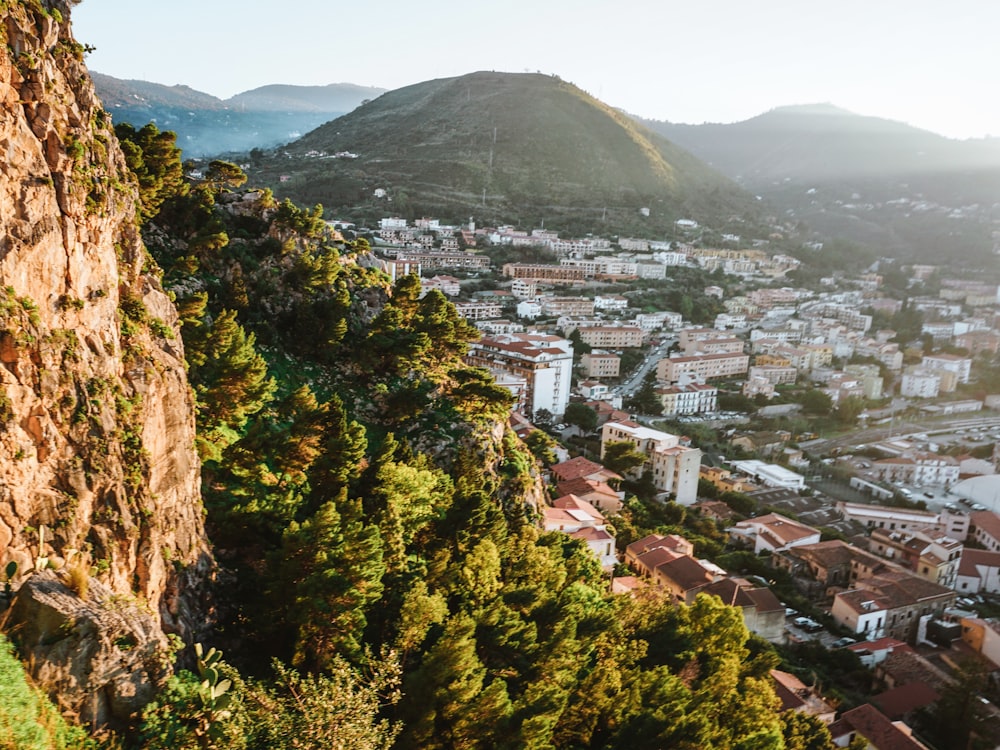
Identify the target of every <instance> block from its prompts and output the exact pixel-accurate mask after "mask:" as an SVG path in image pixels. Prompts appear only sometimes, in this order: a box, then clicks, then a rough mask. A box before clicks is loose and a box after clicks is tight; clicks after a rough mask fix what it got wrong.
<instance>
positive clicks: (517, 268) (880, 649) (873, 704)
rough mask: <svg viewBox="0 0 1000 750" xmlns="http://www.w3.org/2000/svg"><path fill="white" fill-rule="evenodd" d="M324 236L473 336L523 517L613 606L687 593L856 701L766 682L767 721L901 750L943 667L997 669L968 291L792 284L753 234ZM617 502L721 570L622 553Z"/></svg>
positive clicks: (388, 226) (999, 302) (691, 560)
mask: <svg viewBox="0 0 1000 750" xmlns="http://www.w3.org/2000/svg"><path fill="white" fill-rule="evenodd" d="M330 225H331V227H333V228H335V230H336V231H338V232H344V233H345V234H348V233H350V236H355V235H359V236H366V237H368V238H370V242H371V246H372V249H373V250H374V251H375V255H376V257H377V258H378V261H377V263H378V264H379V267H380V268H382V270H384V271H385V272H386V273H387V274H388V275H389V277H390V278H391V279H393V280H396V279H399V278H401V277H402V276H404V275H407V274H416V275H418V276H420V277H421V283H422V287H423V293H425V294H426V293H428V292H430V291H431V290H438V291H440V292H441V293H442V294H444V295H445V296H447V297H448V298H450V299H451V300H452V301H453V302H454V304H455V307H456V309H457V311H458V313H459V314H460V315H461V316H463V317H465V318H466V319H468V320H469V321H470V322H471V323H473V324H474V325H475V326H476V327H477V328H478V329H479V330H480V331H481V338H480V339H479V340H478V341H475V342H473V343H472V344H471V345H470V350H469V354H468V361H469V362H470V363H471V364H474V365H477V366H481V367H483V368H486V369H487V370H489V371H490V372H491V373H492V374H493V376H494V378H495V379H496V382H497V383H498V384H500V385H502V386H503V387H505V388H507V389H509V390H510V392H511V394H512V396H513V400H514V404H515V406H514V409H513V411H512V414H511V425H512V427H513V428H514V429H515V431H516V432H517V433H518V434H519V435H520V436H521V437H522V438H524V439H525V440H526V442H527V443H528V444H529V445H533V446H538V447H539V448H540V449H539V450H537V451H536V457H537V458H539V460H540V461H541V463H542V465H543V468H544V473H543V477H544V480H545V482H546V485H547V487H548V489H549V496H550V499H549V502H548V504H547V505H545V506H544V507H540V508H538V509H537V510H538V513H537V518H538V523H539V524H540V526H541V527H542V528H543V529H544V530H546V531H558V532H562V533H564V534H567V535H569V536H571V537H573V538H575V539H578V540H580V541H581V542H582V543H583V544H584V545H586V547H587V548H589V549H590V550H591V552H592V553H593V554H594V555H595V556H596V558H597V559H598V560H599V561H600V564H601V565H602V566H603V568H604V570H605V572H606V574H607V575H608V580H609V586H610V587H611V590H612V591H613V592H616V593H620V594H623V595H630V596H643V595H644V593H643V592H644V591H647V590H649V589H655V590H656V591H657V592H658V593H659V594H661V595H666V596H668V597H671V598H673V599H675V600H676V601H678V602H685V603H688V604H690V603H691V602H693V601H694V598H695V597H696V596H697V595H698V594H700V593H707V594H712V595H715V596H718V597H720V598H721V599H723V600H724V601H725V602H727V603H730V604H732V605H733V606H736V607H739V608H740V609H741V610H742V613H743V617H744V621H745V623H746V626H747V628H748V630H750V631H751V632H752V633H755V634H756V635H758V636H760V637H761V638H764V639H767V640H769V641H772V642H775V643H786V644H787V643H809V642H813V643H816V644H818V645H820V646H821V647H823V648H825V649H827V650H831V651H837V650H841V649H846V650H847V651H850V652H853V654H855V655H856V656H857V657H859V659H860V662H861V663H862V664H863V665H864V666H865V667H867V668H868V669H869V670H871V671H872V672H873V673H874V678H875V681H876V684H878V685H880V686H881V687H882V692H879V693H878V694H875V695H873V696H872V697H871V698H870V700H869V702H867V703H865V704H863V705H861V706H860V707H858V708H855V709H852V710H850V711H846V712H844V713H843V714H842V715H839V716H838V712H837V710H836V703H837V701H836V700H835V699H827V698H825V697H824V695H823V694H822V689H821V686H820V685H805V684H803V683H802V682H801V681H800V680H799V679H797V678H796V677H794V676H793V675H791V674H788V673H786V672H781V671H779V670H772V678H773V680H774V682H775V689H776V691H777V692H778V694H779V696H780V697H781V699H782V701H783V703H784V707H785V708H792V709H794V710H797V711H802V712H805V713H810V714H813V715H816V716H818V717H820V718H821V719H822V720H823V721H824V722H826V723H828V724H829V725H830V726H829V728H830V731H831V734H832V736H833V737H834V740H835V741H836V742H837V744H842V745H845V746H846V744H848V742H849V741H850V739H851V738H853V737H854V736H855V735H856V734H861V735H863V736H865V737H866V738H868V739H869V741H870V742H872V744H871V745H870V746H872V747H876V746H877V747H886V748H888V747H924V745H922V744H920V743H919V742H918V741H917V740H916V739H914V738H913V737H912V736H911V730H910V729H909V727H908V725H907V723H906V722H907V721H908V720H910V719H911V718H912V717H913V716H914V715H915V713H916V712H918V711H920V710H921V709H923V708H924V707H926V706H928V705H931V704H933V703H934V702H935V701H937V700H938V699H939V698H940V696H941V695H942V691H945V690H947V689H948V687H949V686H954V685H955V684H956V683H957V681H960V680H963V679H966V676H965V674H964V673H963V672H962V669H961V668H960V665H961V664H964V663H965V660H966V659H967V658H968V657H972V656H976V657H979V658H980V659H981V661H980V662H979V663H980V664H983V665H986V666H985V669H986V671H987V672H989V673H991V674H992V675H993V677H994V678H995V676H996V674H997V673H998V672H1000V668H998V666H997V665H998V664H1000V619H996V618H1000V514H998V512H997V511H998V510H1000V508H998V507H997V502H998V500H1000V475H998V473H997V472H998V470H1000V451H998V450H997V448H996V445H997V438H998V437H1000V411H998V410H1000V366H998V362H997V354H998V351H1000V333H998V331H997V328H998V324H997V321H998V316H1000V288H998V286H997V284H996V283H994V281H990V280H982V279H974V280H970V279H967V278H952V277H951V276H949V273H948V269H947V268H946V267H944V266H933V265H926V264H924V265H921V264H914V265H902V264H899V263H896V262H893V261H891V260H884V259H883V260H881V261H879V262H877V263H876V264H874V265H873V266H872V267H868V268H861V269H856V270H855V271H854V272H853V273H845V272H837V273H834V274H831V275H829V276H821V277H819V278H816V279H814V280H810V283H805V284H795V283H793V279H795V278H796V277H797V274H796V273H795V272H796V271H797V270H799V269H800V268H801V266H802V263H801V262H800V261H799V260H797V259H796V258H795V257H792V256H791V255H789V254H787V253H786V252H777V253H773V254H772V253H769V252H768V250H769V242H770V241H769V239H761V240H746V239H744V238H741V237H739V236H736V235H732V234H723V235H717V234H716V235H714V236H715V238H716V239H718V240H720V241H719V242H718V244H719V245H720V246H719V247H709V246H706V245H705V243H704V242H703V241H702V240H703V235H702V231H701V230H702V228H701V227H699V225H698V224H697V223H696V222H694V221H691V220H684V219H682V220H678V221H677V222H676V230H677V231H676V236H677V238H679V239H677V238H675V239H671V240H655V239H643V238H624V237H618V238H614V239H610V238H602V237H596V236H586V237H583V238H565V237H561V236H560V235H559V233H557V232H554V231H551V230H545V229H534V230H530V231H526V230H522V229H518V228H515V227H511V226H504V227H490V228H480V227H477V226H476V224H475V221H474V220H473V219H471V218H470V220H469V221H468V223H466V224H463V225H460V226H446V225H443V224H441V223H440V222H439V221H437V220H434V219H424V220H419V221H416V222H414V223H409V222H407V221H406V220H404V219H401V218H396V217H390V218H384V219H382V220H381V222H380V224H379V226H378V228H377V229H371V230H365V229H359V228H358V227H356V226H355V225H353V224H351V223H350V222H330ZM778 237H780V235H778ZM807 249H808V250H809V251H810V252H812V253H819V252H822V246H821V245H818V244H817V245H815V246H811V247H809V248H807ZM678 278H680V279H682V280H683V283H685V284H687V285H689V286H687V287H685V289H684V290H683V294H675V295H674V297H673V298H674V299H676V300H678V303H677V309H661V305H660V304H658V303H660V302H661V301H662V300H663V299H664V297H665V296H666V295H664V294H660V295H657V289H658V285H664V284H669V282H670V280H671V279H678ZM690 284H701V285H700V286H699V287H698V288H694V287H691V286H690ZM633 494H638V495H640V496H643V497H645V498H646V499H647V500H652V501H654V502H661V503H666V504H669V505H677V506H681V507H682V508H684V513H685V514H686V516H687V517H688V518H697V519H699V520H700V521H701V522H708V523H710V524H713V525H714V527H715V528H716V529H718V530H719V532H720V534H721V535H722V536H723V538H724V540H725V544H724V548H723V554H715V555H710V554H705V553H704V552H702V553H701V554H699V551H698V550H697V549H696V547H697V545H696V544H693V543H692V542H691V541H689V540H688V539H687V538H685V536H684V535H683V534H680V533H664V534H659V533H654V534H650V535H646V536H643V537H642V538H635V539H634V538H629V537H628V536H627V535H624V537H623V535H622V534H620V533H619V532H618V531H617V530H618V529H620V528H621V524H620V523H619V521H620V519H621V516H620V515H619V514H620V513H622V511H623V507H624V506H625V505H626V504H627V503H628V502H630V501H634V498H631V500H630V497H631V496H632V495H633ZM710 558H714V559H710ZM726 564H728V566H729V567H727V566H726ZM734 564H735V565H736V567H735V568H734V567H733V565H734ZM974 698H975V699H976V700H981V701H982V702H983V704H984V706H986V707H987V708H988V710H989V712H990V715H991V716H992V717H993V718H994V719H995V718H997V717H1000V711H998V709H997V708H995V707H994V706H993V705H992V704H990V703H988V702H987V700H986V698H985V697H982V696H981V695H980V694H979V693H977V694H976V695H975V696H974ZM878 733H881V736H882V737H883V739H882V740H881V742H880V743H879V744H876V743H874V741H873V740H872V739H871V738H872V737H874V736H875V735H876V734H878ZM887 738H888V739H887ZM883 743H884V744H883Z"/></svg>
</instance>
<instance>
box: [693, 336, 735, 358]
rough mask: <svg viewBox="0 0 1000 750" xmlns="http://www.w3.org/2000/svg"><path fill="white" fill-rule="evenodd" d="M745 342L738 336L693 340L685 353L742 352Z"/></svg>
mask: <svg viewBox="0 0 1000 750" xmlns="http://www.w3.org/2000/svg"><path fill="white" fill-rule="evenodd" d="M745 344H746V342H744V341H743V339H739V338H711V339H700V340H698V341H694V342H692V343H691V344H690V346H689V347H688V348H687V349H686V350H685V351H684V353H685V354H688V355H692V354H737V353H738V354H742V353H743V347H744V345H745Z"/></svg>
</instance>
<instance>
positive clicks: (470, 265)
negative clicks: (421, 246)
mask: <svg viewBox="0 0 1000 750" xmlns="http://www.w3.org/2000/svg"><path fill="white" fill-rule="evenodd" d="M397 257H398V258H399V260H406V261H410V262H411V263H419V264H420V265H421V266H422V267H423V268H427V269H444V268H451V269H462V270H466V271H486V270H489V267H490V259H489V257H488V256H486V255H476V254H475V253H460V252H445V251H421V250H415V249H407V250H405V251H400V252H399V254H398V255H397Z"/></svg>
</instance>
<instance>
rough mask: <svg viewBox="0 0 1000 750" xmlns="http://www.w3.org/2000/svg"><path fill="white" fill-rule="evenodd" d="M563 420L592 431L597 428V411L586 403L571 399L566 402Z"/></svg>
mask: <svg viewBox="0 0 1000 750" xmlns="http://www.w3.org/2000/svg"><path fill="white" fill-rule="evenodd" d="M563 421H564V422H565V423H566V424H574V425H576V426H577V427H579V428H580V429H581V430H583V431H584V432H593V431H594V430H595V429H597V412H596V411H594V410H593V409H592V408H591V407H589V406H587V405H586V404H581V403H580V402H578V401H572V402H570V403H568V404H566V413H565V414H563Z"/></svg>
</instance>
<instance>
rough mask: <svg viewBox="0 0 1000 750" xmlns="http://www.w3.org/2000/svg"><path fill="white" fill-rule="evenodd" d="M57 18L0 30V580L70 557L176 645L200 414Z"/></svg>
mask: <svg viewBox="0 0 1000 750" xmlns="http://www.w3.org/2000/svg"><path fill="white" fill-rule="evenodd" d="M69 5H70V3H68V2H65V0H42V2H31V3H29V2H10V3H7V4H6V6H5V12H4V14H3V15H2V16H0V32H2V33H3V34H4V36H5V39H6V42H7V45H8V52H9V54H6V55H3V56H0V229H2V231H0V567H2V566H3V565H5V564H6V563H7V562H8V561H9V560H16V561H18V562H19V564H20V567H21V571H22V572H23V571H25V570H29V569H31V568H32V567H33V566H34V561H35V560H36V559H37V558H38V557H39V556H43V557H44V556H48V557H53V558H54V557H61V558H67V559H69V556H70V554H73V555H75V556H76V557H75V558H74V559H75V560H77V561H78V563H80V564H84V565H86V566H88V567H92V568H93V570H94V571H95V572H96V573H97V575H98V577H99V578H100V580H101V582H102V583H103V584H105V585H106V586H107V587H108V590H109V591H110V592H111V593H109V594H108V597H111V596H115V595H117V596H129V595H132V594H133V593H135V594H137V595H138V596H139V597H141V598H142V599H143V600H144V601H146V602H148V604H149V606H150V609H151V612H152V621H153V622H154V623H158V624H160V625H162V626H163V627H164V628H166V629H167V630H168V631H169V630H172V631H175V632H179V633H181V634H183V635H185V636H186V637H187V636H190V635H191V634H192V633H193V631H195V630H196V629H197V628H199V627H201V626H203V623H204V602H203V601H202V599H201V597H202V596H203V588H204V584H205V582H206V579H207V578H208V576H209V575H210V574H211V571H212V559H211V556H210V552H209V549H208V544H207V541H206V537H205V533H204V524H203V508H202V505H201V500H200V478H199V472H200V467H199V461H198V457H197V454H196V452H195V447H194V438H195V421H194V400H193V396H192V393H191V389H190V387H189V385H188V382H187V376H186V372H185V368H184V353H183V345H182V343H181V339H180V335H179V333H178V322H177V314H176V311H175V310H174V307H173V304H172V303H171V301H170V299H169V298H168V296H167V295H166V294H165V293H164V291H163V289H162V287H161V286H160V283H159V279H158V278H157V276H156V274H155V272H154V271H151V270H150V266H152V264H148V263H147V254H146V251H145V248H144V247H143V245H142V241H141V239H140V236H139V230H138V227H137V225H136V220H135V217H136V202H137V200H138V197H137V195H138V194H137V189H136V185H135V180H134V178H133V176H132V175H131V174H130V173H129V171H128V169H127V167H126V165H125V161H124V158H123V156H122V153H121V150H120V148H119V145H118V141H117V139H116V137H115V134H114V129H113V127H112V122H111V116H110V115H109V114H108V113H107V112H105V111H104V109H103V108H102V106H101V103H100V102H99V101H98V99H97V97H96V95H95V93H94V88H93V84H92V82H91V80H90V77H89V74H88V72H87V69H86V66H85V65H84V63H83V57H84V51H83V47H82V45H80V44H78V43H77V42H76V40H75V39H74V38H73V36H72V33H71V30H70V26H69ZM151 323H155V325H153V324H151ZM40 536H41V538H40ZM70 551H75V552H70ZM34 581H35V579H34V578H32V582H33V584H32V585H34ZM51 596H52V597H56V598H58V597H57V595H56V593H51ZM106 598H107V597H105V599H106ZM37 669H38V670H39V671H43V670H44V669H45V666H44V664H41V665H40V666H38V667H37ZM35 676H36V678H37V677H38V675H37V674H36V675H35ZM81 679H82V677H81ZM42 682H43V684H44V682H45V681H44V680H42ZM109 710H111V709H109Z"/></svg>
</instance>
